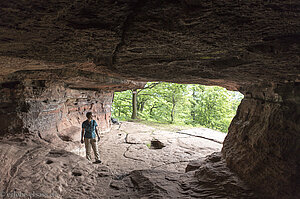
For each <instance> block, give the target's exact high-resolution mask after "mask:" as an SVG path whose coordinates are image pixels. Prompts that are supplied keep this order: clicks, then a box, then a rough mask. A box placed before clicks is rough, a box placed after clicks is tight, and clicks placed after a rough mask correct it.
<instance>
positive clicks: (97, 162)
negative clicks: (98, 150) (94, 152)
mask: <svg viewBox="0 0 300 199" xmlns="http://www.w3.org/2000/svg"><path fill="white" fill-rule="evenodd" d="M101 162H102V161H101V160H96V161H95V162H94V164H100V163H101Z"/></svg>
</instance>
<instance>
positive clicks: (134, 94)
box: [131, 90, 137, 119]
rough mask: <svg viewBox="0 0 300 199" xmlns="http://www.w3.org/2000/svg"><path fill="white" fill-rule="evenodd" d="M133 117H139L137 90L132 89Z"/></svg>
mask: <svg viewBox="0 0 300 199" xmlns="http://www.w3.org/2000/svg"><path fill="white" fill-rule="evenodd" d="M131 119H137V92H136V90H133V91H132V115H131Z"/></svg>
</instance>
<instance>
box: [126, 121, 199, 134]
mask: <svg viewBox="0 0 300 199" xmlns="http://www.w3.org/2000/svg"><path fill="white" fill-rule="evenodd" d="M126 121H128V122H135V123H140V124H145V125H147V126H151V127H154V128H158V129H160V130H165V131H171V132H177V131H181V130H185V129H191V128H195V127H202V126H192V125H186V124H183V125H180V124H170V123H163V122H154V121H148V120H141V119H137V120H132V119H130V120H126Z"/></svg>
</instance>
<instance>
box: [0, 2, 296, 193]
mask: <svg viewBox="0 0 300 199" xmlns="http://www.w3.org/2000/svg"><path fill="white" fill-rule="evenodd" d="M0 10H1V11H0V16H1V17H0V26H1V29H0V41H1V44H0V69H1V73H0V91H1V96H0V102H1V103H0V148H1V150H0V156H1V166H2V167H1V169H0V174H1V175H0V176H1V179H0V191H2V195H3V193H11V192H12V191H16V193H17V192H18V191H20V192H21V191H27V192H28V193H33V191H35V194H37V193H38V192H39V193H43V194H44V196H45V197H46V198H47V197H48V198H49V197H50V194H51V193H53V192H51V191H55V194H58V195H60V196H61V197H63V198H81V197H83V196H84V195H85V194H86V196H88V197H90V198H105V197H107V198H108V197H110V196H111V197H116V198H129V197H131V198H142V197H146V198H147V197H148V198H176V197H177V198H209V197H212V196H213V195H214V194H218V193H220V194H221V195H219V197H223V198H224V197H225V198H226V197H228V198H300V192H299V187H300V172H299V171H300V169H299V164H300V156H299V154H300V150H299V146H300V142H299V139H300V136H299V135H300V125H299V124H300V121H299V118H300V114H299V112H300V108H299V107H300V106H299V104H300V83H299V71H300V57H299V55H300V20H299V18H300V16H299V15H300V2H299V1H296V0H288V1H287V0H280V1H279V0H272V1H249V0H247V1H233V0H230V1H224V0H220V1H214V2H213V1H205V0H204V1H200V0H176V1H173V0H172V1H171V0H165V1H158V0H152V1H141V0H103V1H96V0H87V1H69V0H60V1H51V2H49V1H46V0H39V1H37V0H32V1H19V0H18V1H17V0H11V1H1V2H0ZM147 81H166V82H175V83H195V84H204V85H217V86H222V87H225V88H227V89H229V90H237V91H240V92H241V93H243V95H244V96H245V98H244V99H243V100H242V102H241V104H240V106H239V108H238V111H237V114H236V116H235V117H234V119H233V121H232V122H231V125H230V127H229V131H228V135H227V137H226V138H225V141H224V146H223V149H222V152H221V153H219V154H212V155H211V156H208V157H207V158H206V159H205V160H203V161H202V162H201V164H200V165H199V166H198V167H195V168H194V171H191V172H187V173H186V175H184V176H181V178H180V179H179V178H178V176H176V175H175V174H174V173H163V171H151V170H147V171H141V170H135V171H132V172H131V173H130V174H128V175H125V176H117V177H116V176H112V175H111V174H109V171H108V170H107V168H105V167H100V168H98V169H97V170H96V171H94V167H93V165H90V164H87V162H86V160H85V159H84V158H82V157H81V156H78V155H76V154H74V153H72V152H74V151H76V150H77V143H78V141H79V136H78V134H76V133H74V132H78V131H80V121H83V119H84V118H85V113H86V112H87V111H89V110H92V111H93V112H94V113H95V115H96V117H97V120H99V121H101V122H102V123H103V125H102V126H101V130H103V131H109V130H110V127H111V122H110V116H111V112H110V111H111V110H110V108H111V104H112V100H113V92H114V91H122V90H126V89H138V88H142V87H143V86H144V84H145V82H147ZM55 165H56V167H54V166H55ZM50 168H52V169H50ZM92 171H94V172H92ZM39 173H44V174H45V175H40V176H39V175H38V174H39ZM229 173H230V175H229ZM50 174H51V175H50ZM58 174H59V175H58ZM41 176H42V177H41ZM84 176H88V178H85V179H86V184H84V185H83V184H82V182H81V181H82V179H83V177H84ZM161 176H164V178H163V179H162V178H160V177H161ZM153 178H157V179H159V180H156V181H155V180H154V179H153ZM204 179H205V180H206V181H205V180H204ZM237 179H239V180H237ZM40 180H41V181H42V183H40ZM209 180H210V183H207V182H208V181H209ZM54 181H55V182H57V183H56V185H53V183H52V182H54ZM216 181H219V182H224V183H223V185H224V186H222V187H217V186H216V184H214V183H215V182H216ZM229 181H230V182H231V183H228V182H229ZM70 182H72V183H73V184H72V187H70V186H68V183H70ZM234 182H243V183H245V184H246V185H247V187H249V190H250V189H251V190H252V191H253V193H255V195H251V194H249V195H247V196H246V195H239V190H240V189H239V188H238V185H237V184H238V183H234ZM38 184H42V185H43V186H40V185H39V186H37V185H38ZM108 184H110V187H111V188H112V189H110V188H107V189H105V188H104V187H107V185H108ZM165 184H169V185H170V186H169V187H173V189H167V188H165V187H164V185H165ZM205 186H208V187H210V188H211V187H213V188H211V189H210V191H208V192H206V193H203V192H201V191H199V190H201V189H200V188H201V187H205ZM24 189H25V190H24ZM66 190H69V192H67V191H66ZM88 190H93V191H92V193H90V192H89V194H91V195H88V192H87V191H88ZM124 190H126V191H124ZM47 194H48V195H47ZM126 194H127V195H126ZM4 197H7V196H4Z"/></svg>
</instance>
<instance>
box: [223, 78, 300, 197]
mask: <svg viewBox="0 0 300 199" xmlns="http://www.w3.org/2000/svg"><path fill="white" fill-rule="evenodd" d="M247 90H248V91H247V92H245V98H244V99H243V101H242V103H241V104H240V106H239V109H238V111H237V115H236V116H235V117H234V119H233V121H232V123H231V125H230V127H229V133H228V135H227V137H226V138H225V141H224V147H223V149H222V152H223V154H224V157H225V159H226V162H227V164H228V166H229V167H230V168H231V169H232V170H233V171H235V172H237V173H238V174H239V176H241V177H242V179H244V180H245V181H247V182H248V183H249V184H251V186H252V187H254V188H255V189H257V190H260V192H261V193H267V195H265V197H271V198H299V197H300V193H299V189H298V188H299V186H300V173H299V165H300V157H299V153H300V148H299V146H300V120H299V118H300V109H299V107H300V99H299V96H300V85H299V84H298V83H295V84H288V85H270V87H269V88H259V87H252V88H247ZM249 90H250V91H249Z"/></svg>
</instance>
